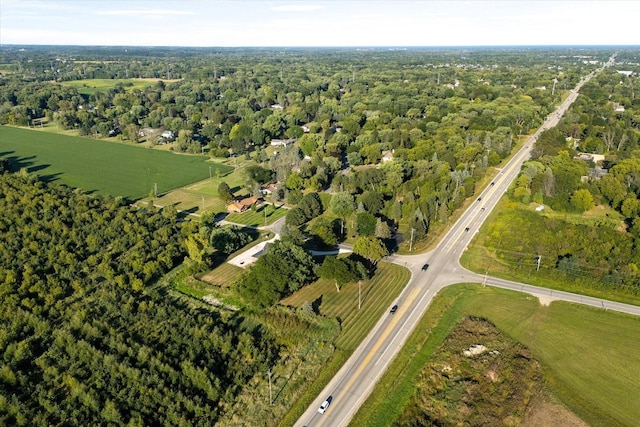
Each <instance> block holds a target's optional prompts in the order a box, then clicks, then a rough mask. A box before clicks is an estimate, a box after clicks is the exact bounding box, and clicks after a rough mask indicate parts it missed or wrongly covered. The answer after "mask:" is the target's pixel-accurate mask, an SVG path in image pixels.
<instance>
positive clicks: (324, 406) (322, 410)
mask: <svg viewBox="0 0 640 427" xmlns="http://www.w3.org/2000/svg"><path fill="white" fill-rule="evenodd" d="M329 405H331V398H328V399H327V400H325V401H324V402H322V405H320V407H319V408H318V413H319V414H324V413H325V411H326V410H327V408H328V407H329Z"/></svg>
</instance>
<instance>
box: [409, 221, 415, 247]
mask: <svg viewBox="0 0 640 427" xmlns="http://www.w3.org/2000/svg"><path fill="white" fill-rule="evenodd" d="M414 231H415V228H413V227H412V228H411V240H409V252H412V251H413V232H414Z"/></svg>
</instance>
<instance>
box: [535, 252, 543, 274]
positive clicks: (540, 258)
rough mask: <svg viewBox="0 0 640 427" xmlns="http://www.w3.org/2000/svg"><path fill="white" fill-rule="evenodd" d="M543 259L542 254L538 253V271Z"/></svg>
mask: <svg viewBox="0 0 640 427" xmlns="http://www.w3.org/2000/svg"><path fill="white" fill-rule="evenodd" d="M541 260H542V255H538V265H537V267H536V271H539V270H540V261H541Z"/></svg>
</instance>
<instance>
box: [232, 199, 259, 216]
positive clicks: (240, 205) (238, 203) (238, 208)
mask: <svg viewBox="0 0 640 427" xmlns="http://www.w3.org/2000/svg"><path fill="white" fill-rule="evenodd" d="M261 200H262V199H258V198H257V197H255V196H253V197H246V198H244V199H242V200H234V201H233V202H231V203H229V204H228V205H227V212H229V213H241V212H244V211H246V210H248V209H250V208H251V206H253V205H255V204H256V203H258V202H259V201H261Z"/></svg>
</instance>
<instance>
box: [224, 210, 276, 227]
mask: <svg viewBox="0 0 640 427" xmlns="http://www.w3.org/2000/svg"><path fill="white" fill-rule="evenodd" d="M265 211H266V215H265ZM286 215H287V210H286V209H285V208H283V207H278V208H274V207H273V205H267V204H263V205H262V206H260V207H258V208H257V209H256V210H255V211H252V210H248V211H246V212H242V213H233V214H230V215H228V216H227V217H226V218H225V220H227V221H230V222H235V223H238V224H243V225H248V226H253V227H260V226H263V225H269V224H272V223H274V222H275V221H276V220H278V219H280V218H282V217H284V216H286Z"/></svg>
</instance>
